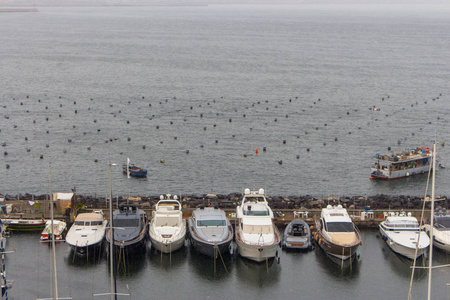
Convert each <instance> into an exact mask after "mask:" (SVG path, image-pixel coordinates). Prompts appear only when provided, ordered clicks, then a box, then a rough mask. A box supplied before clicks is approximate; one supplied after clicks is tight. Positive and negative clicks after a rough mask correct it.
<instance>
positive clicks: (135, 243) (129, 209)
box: [106, 204, 148, 251]
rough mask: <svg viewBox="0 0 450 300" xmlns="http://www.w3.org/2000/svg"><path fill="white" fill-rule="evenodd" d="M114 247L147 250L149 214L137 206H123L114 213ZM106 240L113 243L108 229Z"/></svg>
mask: <svg viewBox="0 0 450 300" xmlns="http://www.w3.org/2000/svg"><path fill="white" fill-rule="evenodd" d="M113 226H114V230H113V232H114V245H115V246H116V247H119V248H126V249H127V250H131V251H138V250H145V247H144V246H145V242H146V237H147V231H148V217H147V213H146V212H145V211H143V210H141V209H138V208H137V206H136V205H135V204H122V205H120V206H119V209H117V210H115V211H114V212H113ZM106 240H107V241H108V243H110V242H111V233H110V230H109V229H108V231H107V233H106Z"/></svg>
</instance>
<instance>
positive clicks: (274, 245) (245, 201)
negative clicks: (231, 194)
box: [235, 189, 280, 262]
mask: <svg viewBox="0 0 450 300" xmlns="http://www.w3.org/2000/svg"><path fill="white" fill-rule="evenodd" d="M236 217H237V219H238V224H236V230H235V235H236V244H237V246H238V249H239V254H240V255H241V256H242V257H245V258H248V259H250V260H253V261H256V262H262V261H265V260H266V259H269V258H273V257H275V256H276V255H277V253H278V244H279V243H280V232H279V231H278V228H277V227H276V226H275V224H274V223H273V212H272V209H270V207H269V204H268V203H267V199H266V196H265V195H264V189H260V190H259V191H250V189H245V191H244V196H243V198H242V202H241V205H238V206H237V207H236Z"/></svg>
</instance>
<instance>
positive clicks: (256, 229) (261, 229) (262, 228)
mask: <svg viewBox="0 0 450 300" xmlns="http://www.w3.org/2000/svg"><path fill="white" fill-rule="evenodd" d="M242 230H243V232H244V233H250V234H273V227H272V225H244V226H243V227H242Z"/></svg>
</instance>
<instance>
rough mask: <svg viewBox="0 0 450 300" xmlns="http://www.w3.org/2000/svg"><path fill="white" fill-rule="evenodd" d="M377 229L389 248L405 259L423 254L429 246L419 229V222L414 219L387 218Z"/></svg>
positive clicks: (427, 240)
mask: <svg viewBox="0 0 450 300" xmlns="http://www.w3.org/2000/svg"><path fill="white" fill-rule="evenodd" d="M379 229H380V233H381V237H382V239H383V240H384V241H386V244H387V245H388V246H389V248H391V249H392V251H394V252H396V253H398V254H400V255H403V256H406V257H407V258H410V259H414V258H415V257H419V256H421V255H423V254H425V253H426V251H427V250H428V247H429V246H430V239H429V237H428V235H427V234H426V233H425V231H423V230H422V229H421V228H420V227H419V222H418V221H417V219H416V218H414V217H411V216H401V217H387V218H386V220H385V221H383V222H381V223H380V225H379ZM419 239H420V240H419ZM418 243H419V244H418ZM416 247H417V255H416Z"/></svg>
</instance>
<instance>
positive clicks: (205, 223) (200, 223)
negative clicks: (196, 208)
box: [197, 220, 227, 226]
mask: <svg viewBox="0 0 450 300" xmlns="http://www.w3.org/2000/svg"><path fill="white" fill-rule="evenodd" d="M226 225H227V222H226V221H225V220H198V221H197V226H226Z"/></svg>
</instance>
